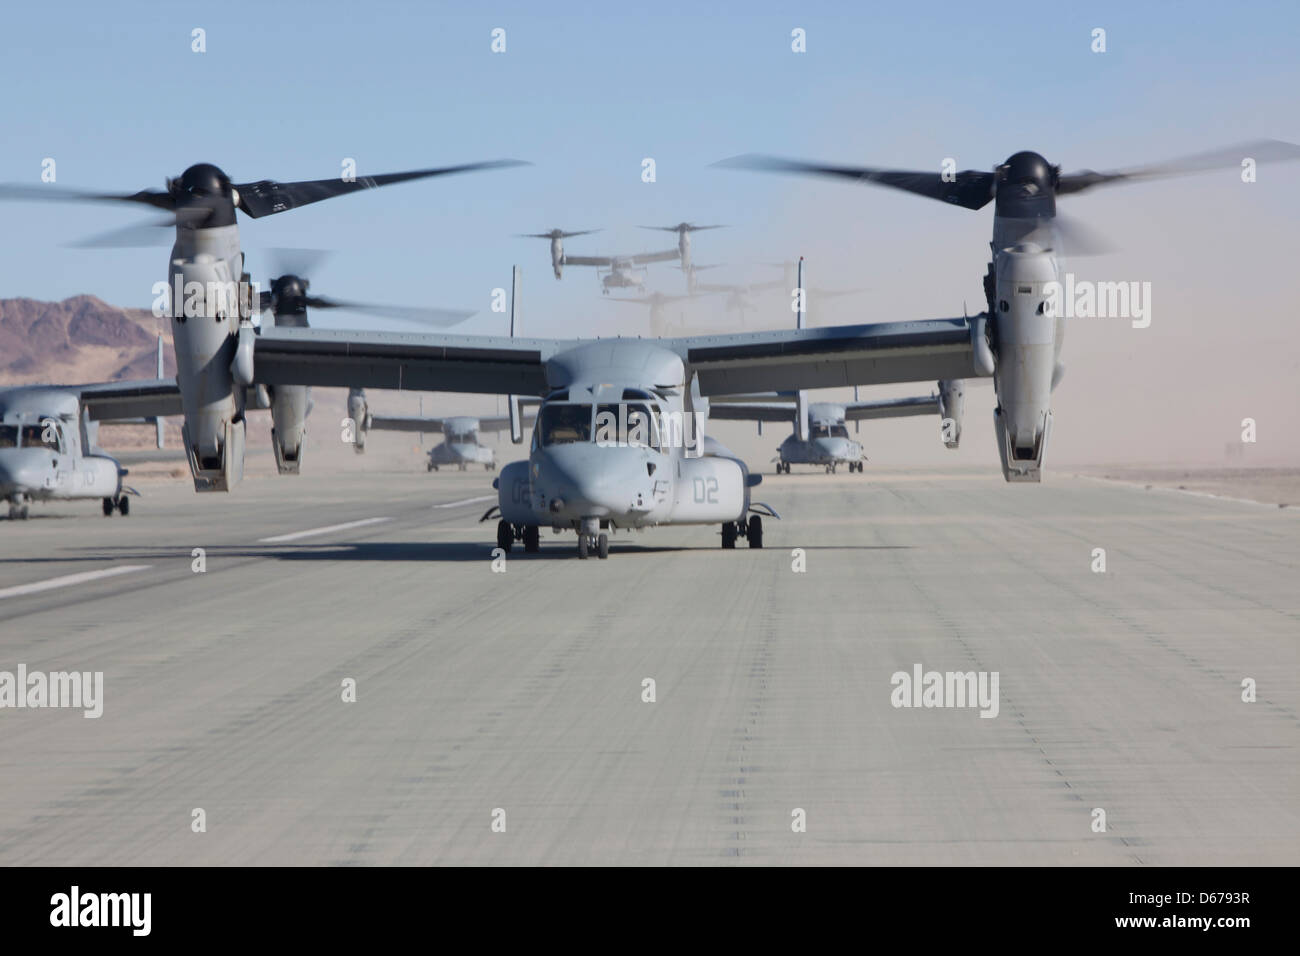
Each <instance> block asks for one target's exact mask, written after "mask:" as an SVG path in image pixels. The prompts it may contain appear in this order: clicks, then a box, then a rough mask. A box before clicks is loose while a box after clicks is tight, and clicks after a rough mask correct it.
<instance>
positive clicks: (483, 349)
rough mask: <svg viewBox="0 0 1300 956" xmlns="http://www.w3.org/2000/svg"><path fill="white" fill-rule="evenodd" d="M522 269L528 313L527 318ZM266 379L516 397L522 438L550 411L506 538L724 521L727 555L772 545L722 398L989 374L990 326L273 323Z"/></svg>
mask: <svg viewBox="0 0 1300 956" xmlns="http://www.w3.org/2000/svg"><path fill="white" fill-rule="evenodd" d="M519 304H520V303H519V292H518V270H517V269H516V272H515V297H514V301H513V308H514V309H515V310H518V308H519ZM250 361H251V363H252V368H251V371H252V376H251V377H252V380H253V381H255V382H258V383H264V384H267V385H271V386H276V385H321V386H342V385H355V386H358V387H370V388H394V389H395V388H410V389H417V390H430V391H452V392H478V393H486V394H506V395H508V396H509V401H508V410H509V413H510V417H511V420H512V421H511V437H512V439H513V440H515V441H522V439H523V428H522V421H521V417H520V416H521V411H520V405H521V400H522V397H523V396H534V397H536V398H538V399H540V401H541V406H540V409H539V411H538V417H537V426H536V428H535V429H534V431H533V436H532V446H531V449H530V452H529V456H528V458H527V460H524V461H517V462H513V463H511V464H509V465H507V466H505V467H504V468H502V470H501V474H500V476H499V477H498V478H497V481H496V486H497V490H498V504H497V506H496V507H495V508H494V509H493V510H492V511H490V512H489V514H488V515H485V516H484V518H485V519H486V518H489V517H497V518H498V519H499V520H498V526H497V543H498V545H499V546H501V547H503V548H508V547H510V546H511V545H512V544H513V543H514V542H516V541H522V542H523V545H524V550H525V551H530V552H532V551H537V550H538V548H539V546H540V532H541V530H542V529H543V528H547V527H549V528H552V529H556V530H559V531H571V532H575V533H576V534H577V544H578V555H579V557H586V556H587V555H589V554H590V553H592V552H595V553H597V554H599V555H600V556H602V557H604V556H606V555H607V554H608V549H609V533H610V532H612V531H616V530H630V529H641V528H646V527H651V526H654V525H663V524H714V525H719V526H720V527H721V531H722V545H723V547H725V548H731V547H735V544H736V542H737V539H738V538H740V537H745V538H747V539H748V541H749V544H750V546H751V547H760V546H761V545H762V539H763V524H762V517H763V516H765V515H771V514H772V511H771V509H770V508H768V507H767V506H765V505H763V504H761V503H760V502H757V501H753V500H751V497H750V494H751V490H752V489H753V487H754V486H756V485H757V484H758V483H759V481H760V480H761V476H760V475H752V474H750V473H749V470H748V468H747V467H746V465H745V463H744V462H743V461H742V460H741V459H740V458H738V457H737V456H735V455H733V454H731V453H730V452H728V451H727V450H726V449H725V448H723V447H722V446H721V445H719V444H718V443H716V442H714V441H713V440H712V439H710V438H709V437H708V436H707V435H705V434H704V428H705V426H706V424H707V416H708V413H709V400H710V398H712V397H719V396H726V395H752V394H754V393H759V392H765V391H778V392H779V391H792V390H793V391H798V390H801V389H809V388H829V387H842V386H852V385H872V384H879V383H886V382H910V381H923V380H927V379H961V378H973V377H977V376H980V375H989V374H991V373H992V372H993V370H994V368H995V362H996V356H995V355H994V354H993V353H992V352H991V350H990V349H989V346H988V341H987V336H986V334H985V319H984V317H983V316H979V317H976V318H967V317H962V318H951V319H933V320H927V321H919V322H890V323H882V324H877V325H854V326H839V327H826V328H816V329H808V328H802V329H792V330H787V331H774V332H749V333H743V334H733V335H712V336H694V337H688V338H671V339H625V338H611V339H594V340H555V339H534V338H511V337H506V336H453V335H430V334H408V333H397V332H372V333H357V332H336V331H326V330H321V329H299V328H279V327H276V328H272V329H265V330H263V331H262V332H261V333H260V334H258V335H256V336H255V337H254V338H253V342H252V354H251V356H250Z"/></svg>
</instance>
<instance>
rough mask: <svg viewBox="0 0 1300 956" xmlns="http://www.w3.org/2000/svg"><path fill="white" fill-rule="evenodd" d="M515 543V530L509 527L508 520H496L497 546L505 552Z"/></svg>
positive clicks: (508, 551)
mask: <svg viewBox="0 0 1300 956" xmlns="http://www.w3.org/2000/svg"><path fill="white" fill-rule="evenodd" d="M514 543H515V532H514V529H513V528H511V527H510V522H509V521H504V520H502V521H498V522H497V547H498V548H500V549H501V550H502V551H504V552H505V553H506V554H509V553H510V546H511V545H513V544H514Z"/></svg>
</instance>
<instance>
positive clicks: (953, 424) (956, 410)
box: [939, 378, 966, 448]
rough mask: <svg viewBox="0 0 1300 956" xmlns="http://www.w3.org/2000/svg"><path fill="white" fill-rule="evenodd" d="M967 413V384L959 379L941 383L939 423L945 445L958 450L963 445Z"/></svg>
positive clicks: (945, 380)
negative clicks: (962, 436)
mask: <svg viewBox="0 0 1300 956" xmlns="http://www.w3.org/2000/svg"><path fill="white" fill-rule="evenodd" d="M965 412H966V384H965V383H964V382H963V381H962V380H961V379H959V378H954V379H944V380H942V381H940V382H939V421H940V434H941V435H942V437H943V443H944V445H945V446H946V447H948V448H956V447H957V446H958V445H959V444H960V443H961V422H962V416H963V415H964V414H965Z"/></svg>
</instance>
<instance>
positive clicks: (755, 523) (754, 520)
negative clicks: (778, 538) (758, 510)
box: [745, 515, 763, 548]
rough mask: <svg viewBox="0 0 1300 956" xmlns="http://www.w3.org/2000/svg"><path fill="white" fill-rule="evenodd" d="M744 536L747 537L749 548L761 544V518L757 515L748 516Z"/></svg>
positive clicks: (758, 546)
mask: <svg viewBox="0 0 1300 956" xmlns="http://www.w3.org/2000/svg"><path fill="white" fill-rule="evenodd" d="M745 537H747V538H748V539H749V546H750V547H751V548H761V547H762V546H763V519H762V518H760V517H759V516H758V515H750V516H749V528H748V529H747V530H746V532H745Z"/></svg>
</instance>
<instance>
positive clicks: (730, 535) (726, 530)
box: [722, 521, 736, 551]
mask: <svg viewBox="0 0 1300 956" xmlns="http://www.w3.org/2000/svg"><path fill="white" fill-rule="evenodd" d="M722 546H723V548H725V549H727V550H728V551H730V550H731V549H732V548H734V547H735V546H736V526H735V524H734V523H732V522H730V521H728V522H727V523H726V524H724V525H723V526H722Z"/></svg>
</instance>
